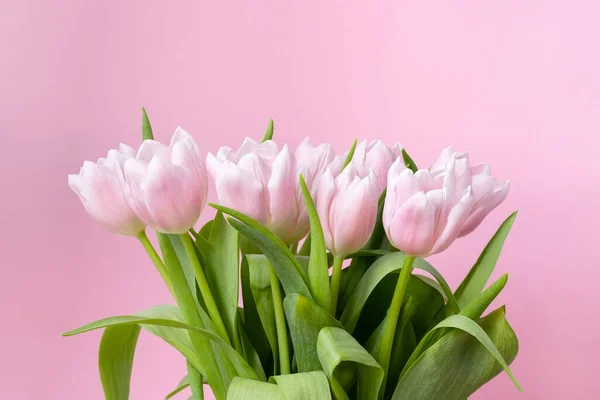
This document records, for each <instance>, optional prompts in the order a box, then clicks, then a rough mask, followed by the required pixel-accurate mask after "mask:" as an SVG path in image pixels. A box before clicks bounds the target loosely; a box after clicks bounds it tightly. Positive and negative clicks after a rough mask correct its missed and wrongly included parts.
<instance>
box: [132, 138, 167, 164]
mask: <svg viewBox="0 0 600 400" xmlns="http://www.w3.org/2000/svg"><path fill="white" fill-rule="evenodd" d="M155 156H157V157H159V158H161V159H162V160H165V161H168V160H169V149H168V148H167V147H166V146H165V145H164V144H162V143H159V142H157V141H155V140H144V141H143V142H142V145H141V146H140V148H139V150H138V152H137V156H136V158H137V159H138V160H141V161H145V162H147V163H149V162H150V161H151V160H152V159H153V158H154V157H155Z"/></svg>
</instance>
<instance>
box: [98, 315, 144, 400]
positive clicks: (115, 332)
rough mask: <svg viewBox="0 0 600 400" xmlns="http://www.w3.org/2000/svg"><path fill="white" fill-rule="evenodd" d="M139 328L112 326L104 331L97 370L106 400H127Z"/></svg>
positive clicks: (135, 326)
mask: <svg viewBox="0 0 600 400" xmlns="http://www.w3.org/2000/svg"><path fill="white" fill-rule="evenodd" d="M139 334H140V327H139V326H137V325H134V326H112V327H108V328H106V329H105V330H104V333H103V334H102V340H101V341H100V351H99V354H98V368H99V369H100V380H101V381H102V389H104V396H105V397H106V399H107V400H128V399H129V383H130V380H131V370H132V367H133V356H134V354H135V347H136V345H137V340H138V336H139Z"/></svg>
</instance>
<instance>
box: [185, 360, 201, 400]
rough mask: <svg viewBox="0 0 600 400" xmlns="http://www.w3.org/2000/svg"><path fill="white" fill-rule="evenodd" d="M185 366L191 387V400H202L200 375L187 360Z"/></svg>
mask: <svg viewBox="0 0 600 400" xmlns="http://www.w3.org/2000/svg"><path fill="white" fill-rule="evenodd" d="M186 366H187V372H188V374H187V379H188V382H189V385H190V388H191V389H192V396H191V397H190V399H192V400H204V383H203V382H202V375H200V373H199V372H198V370H197V369H196V368H194V366H193V365H192V363H190V362H189V361H187V362H186Z"/></svg>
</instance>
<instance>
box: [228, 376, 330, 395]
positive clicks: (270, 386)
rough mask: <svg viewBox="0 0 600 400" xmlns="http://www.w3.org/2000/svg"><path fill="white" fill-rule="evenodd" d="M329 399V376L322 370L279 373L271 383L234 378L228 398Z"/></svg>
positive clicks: (270, 380) (272, 378)
mask: <svg viewBox="0 0 600 400" xmlns="http://www.w3.org/2000/svg"><path fill="white" fill-rule="evenodd" d="M256 399H260V400H317V399H319V400H321V399H323V400H327V399H331V393H330V391H329V385H328V383H327V377H326V376H325V374H324V373H323V372H322V371H315V372H307V373H300V374H292V375H277V376H272V377H271V379H269V383H266V382H257V381H253V380H249V379H242V378H234V379H233V381H232V382H231V385H230V386H229V391H228V392H227V400H256Z"/></svg>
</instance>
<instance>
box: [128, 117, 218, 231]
mask: <svg viewBox="0 0 600 400" xmlns="http://www.w3.org/2000/svg"><path fill="white" fill-rule="evenodd" d="M123 170H124V174H123V179H122V180H121V183H122V185H123V191H124V194H125V198H126V199H127V201H128V203H129V205H130V207H131V208H132V209H133V210H134V212H135V213H136V215H137V216H138V217H139V218H140V219H141V220H142V221H144V222H145V223H146V224H147V225H149V226H151V227H152V228H154V229H156V230H157V231H159V232H163V233H178V234H181V233H185V232H187V231H188V230H189V229H190V228H191V227H193V226H194V224H195V223H196V221H198V218H199V217H200V213H201V212H202V209H203V208H204V205H205V204H206V194H207V190H208V182H207V176H206V170H205V167H204V162H203V161H202V158H201V156H200V153H199V151H198V148H197V146H196V143H195V142H194V139H193V138H192V136H191V135H190V134H189V133H187V132H186V131H184V130H183V129H181V128H177V129H176V130H175V133H174V134H173V137H172V139H171V144H170V145H169V147H166V146H164V145H162V144H161V143H158V142H156V141H154V140H145V141H144V142H143V143H142V145H141V146H140V148H139V150H138V153H137V156H136V158H135V159H129V160H127V161H126V162H125V164H124V167H123Z"/></svg>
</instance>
